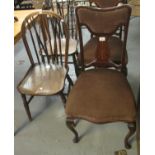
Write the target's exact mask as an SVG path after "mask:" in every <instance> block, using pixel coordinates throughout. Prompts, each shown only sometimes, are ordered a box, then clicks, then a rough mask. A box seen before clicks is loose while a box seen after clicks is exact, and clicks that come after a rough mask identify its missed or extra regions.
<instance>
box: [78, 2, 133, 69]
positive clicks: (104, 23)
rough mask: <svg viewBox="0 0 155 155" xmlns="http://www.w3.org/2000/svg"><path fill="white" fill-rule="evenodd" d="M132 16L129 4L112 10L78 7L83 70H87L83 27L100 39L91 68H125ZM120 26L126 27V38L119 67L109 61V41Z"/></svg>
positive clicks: (124, 37)
mask: <svg viewBox="0 0 155 155" xmlns="http://www.w3.org/2000/svg"><path fill="white" fill-rule="evenodd" d="M130 15H131V7H130V6H129V5H127V4H126V5H123V6H120V7H111V8H94V7H92V8H91V7H82V6H81V7H77V9H76V16H77V27H78V33H79V41H80V59H81V66H82V70H85V62H84V46H83V31H82V30H81V29H82V27H83V26H85V27H86V28H87V29H88V30H89V32H90V33H91V35H92V36H94V37H97V38H98V43H97V50H96V53H95V57H94V60H93V61H92V62H91V63H90V66H91V65H93V66H96V67H115V68H116V69H120V70H122V68H123V67H125V65H126V64H125V54H126V42H127V35H128V26H129V19H130ZM120 26H124V36H123V50H122V53H121V63H120V64H119V65H118V64H115V63H114V62H111V61H110V60H109V57H110V50H109V48H108V43H107V41H108V39H109V38H110V37H111V36H112V35H114V34H115V32H116V31H117V29H118V27H120Z"/></svg>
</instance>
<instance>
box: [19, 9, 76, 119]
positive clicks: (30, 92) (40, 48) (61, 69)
mask: <svg viewBox="0 0 155 155" xmlns="http://www.w3.org/2000/svg"><path fill="white" fill-rule="evenodd" d="M62 28H64V29H63V30H64V34H65V40H63V41H64V42H63V43H62V41H61V38H62V37H63V36H62V33H61V31H62ZM21 31H22V39H23V42H24V45H25V48H26V52H27V54H28V57H29V60H30V63H31V66H30V68H29V70H28V71H27V73H26V74H25V76H24V78H23V79H22V80H21V81H20V83H19V84H18V86H17V89H18V91H19V93H20V94H21V97H22V99H23V103H24V107H25V110H26V113H27V115H28V118H29V120H30V121H31V120H32V117H31V113H30V109H29V103H30V102H31V100H32V98H33V97H34V96H51V95H56V94H58V95H60V97H61V98H62V101H63V103H64V105H65V102H66V97H65V95H64V93H63V90H64V84H65V79H66V78H67V79H68V81H69V84H70V85H72V84H73V83H72V81H71V79H70V77H69V75H68V64H67V61H68V44H69V36H68V31H67V25H66V24H65V23H64V21H63V20H62V18H61V17H60V16H58V15H56V14H53V13H51V11H46V12H43V13H39V12H35V13H32V14H30V15H29V16H27V17H26V19H25V20H24V21H23V24H22V29H21ZM51 39H52V40H53V43H51ZM48 47H50V48H48ZM62 50H65V57H64V56H63V57H62ZM49 53H50V54H49ZM44 55H46V57H45V56H44ZM63 59H64V60H63ZM63 62H64V63H63ZM28 96H30V97H29V98H28Z"/></svg>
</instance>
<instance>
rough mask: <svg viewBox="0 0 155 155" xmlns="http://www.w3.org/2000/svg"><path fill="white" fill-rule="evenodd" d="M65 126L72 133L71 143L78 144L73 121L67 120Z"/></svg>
mask: <svg viewBox="0 0 155 155" xmlns="http://www.w3.org/2000/svg"><path fill="white" fill-rule="evenodd" d="M66 125H67V127H68V128H69V129H70V130H71V131H72V132H73V133H74V135H75V137H74V139H73V142H74V143H78V142H79V136H78V133H77V131H76V130H75V126H76V124H75V122H74V120H71V119H68V118H67V120H66Z"/></svg>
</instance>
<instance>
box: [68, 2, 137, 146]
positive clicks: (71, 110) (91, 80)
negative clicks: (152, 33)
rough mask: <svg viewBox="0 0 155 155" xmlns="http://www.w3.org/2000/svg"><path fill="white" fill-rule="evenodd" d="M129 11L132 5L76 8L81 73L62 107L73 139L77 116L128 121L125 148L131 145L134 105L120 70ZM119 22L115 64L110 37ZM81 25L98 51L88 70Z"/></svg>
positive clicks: (123, 57) (77, 137)
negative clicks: (120, 31)
mask: <svg viewBox="0 0 155 155" xmlns="http://www.w3.org/2000/svg"><path fill="white" fill-rule="evenodd" d="M130 14H131V7H130V6H128V5H124V6H120V7H113V8H107V9H99V8H90V7H78V8H77V9H76V15H77V26H78V31H79V39H80V57H81V66H82V72H81V74H80V75H79V77H78V78H77V81H76V83H75V85H74V86H73V88H72V90H71V92H70V94H69V96H68V99H67V103H66V109H65V112H66V115H67V118H66V124H67V127H68V128H69V129H70V130H71V131H72V132H73V133H74V135H75V138H74V142H78V141H79V136H78V133H77V131H76V130H75V125H76V123H75V121H76V120H77V119H84V120H87V121H90V122H93V123H97V124H102V123H109V122H117V121H121V122H125V123H127V124H128V128H129V133H128V134H127V136H126V137H125V147H126V148H130V147H131V145H130V143H129V138H130V137H131V136H132V135H133V134H134V132H135V130H136V106H135V99H134V95H133V93H132V90H131V87H130V85H129V83H128V81H127V78H126V76H124V74H123V73H122V72H123V70H124V69H123V68H124V67H125V54H126V52H125V51H126V43H127V34H128V25H129V18H130ZM121 25H123V26H124V27H125V30H124V31H125V35H124V39H123V42H122V49H123V50H121V53H120V54H121V63H120V65H118V64H117V63H114V62H113V61H111V58H110V55H112V53H111V51H110V45H109V39H110V38H111V36H112V35H113V34H114V33H115V31H116V29H117V28H118V27H119V26H121ZM82 26H86V27H87V29H88V30H89V31H90V32H91V33H92V34H93V35H95V36H96V39H97V50H96V51H95V55H94V59H93V60H92V61H91V63H90V64H89V65H90V66H91V65H92V66H95V68H92V69H89V70H88V69H86V65H85V53H84V51H85V50H84V45H83V32H82V31H81V29H82ZM109 67H110V68H109ZM118 70H120V71H118Z"/></svg>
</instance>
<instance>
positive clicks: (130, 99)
mask: <svg viewBox="0 0 155 155" xmlns="http://www.w3.org/2000/svg"><path fill="white" fill-rule="evenodd" d="M94 81H95V82H94ZM66 114H67V116H68V117H71V118H82V119H85V120H88V121H91V122H94V123H107V122H114V121H125V122H133V121H135V120H136V111H135V100H134V96H133V93H132V91H131V88H130V86H129V84H128V81H127V79H126V77H125V76H124V75H123V74H122V73H121V72H118V71H115V70H107V69H96V70H94V69H93V70H88V71H85V72H83V73H81V74H80V75H79V78H78V79H77V81H76V84H75V85H74V87H73V89H72V91H71V93H70V95H69V97H68V99H67V106H66Z"/></svg>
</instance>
